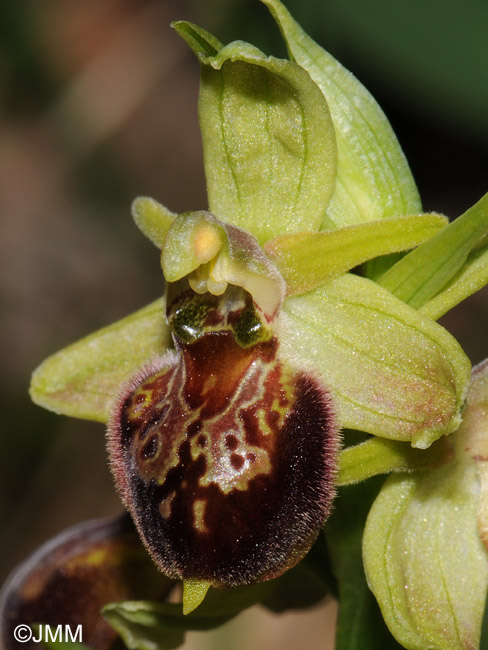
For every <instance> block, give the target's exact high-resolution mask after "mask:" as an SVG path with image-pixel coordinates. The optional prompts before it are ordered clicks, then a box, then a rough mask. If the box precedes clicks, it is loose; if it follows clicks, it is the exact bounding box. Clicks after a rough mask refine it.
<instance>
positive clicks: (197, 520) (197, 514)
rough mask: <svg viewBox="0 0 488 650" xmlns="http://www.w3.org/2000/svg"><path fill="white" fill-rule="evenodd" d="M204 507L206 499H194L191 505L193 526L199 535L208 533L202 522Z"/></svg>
mask: <svg viewBox="0 0 488 650" xmlns="http://www.w3.org/2000/svg"><path fill="white" fill-rule="evenodd" d="M206 505H207V500H206V499H196V500H195V502H194V504H193V525H194V527H195V528H196V529H197V531H198V532H199V533H208V532H209V530H208V528H207V526H206V524H205V521H204V517H205V507H206Z"/></svg>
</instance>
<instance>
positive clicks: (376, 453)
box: [337, 436, 453, 485]
mask: <svg viewBox="0 0 488 650" xmlns="http://www.w3.org/2000/svg"><path fill="white" fill-rule="evenodd" d="M452 457H453V453H452V446H451V443H450V440H449V438H448V437H446V436H443V437H442V438H441V439H440V440H437V441H436V442H434V443H433V444H432V445H431V446H430V447H429V448H428V449H415V448H414V447H411V446H410V445H407V444H405V443H404V442H399V441H398V440H388V439H387V438H379V437H378V436H373V437H372V438H369V439H368V440H365V441H364V442H361V443H359V444H358V445H353V446H351V447H346V448H345V449H343V450H342V451H341V453H340V455H339V474H338V476H337V485H351V484H352V483H359V482H360V481H364V480H366V479H368V478H370V477H372V476H376V475H378V474H389V473H390V472H409V471H410V472H411V471H414V470H419V469H426V468H432V467H436V466H438V465H442V464H443V463H446V462H448V461H449V460H451V459H452Z"/></svg>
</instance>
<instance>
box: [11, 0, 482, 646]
mask: <svg viewBox="0 0 488 650" xmlns="http://www.w3.org/2000/svg"><path fill="white" fill-rule="evenodd" d="M426 4H427V3H425V2H422V1H421V0H414V1H413V2H407V1H406V0H405V1H404V2H399V3H389V2H387V1H386V0H371V1H370V2H368V3H361V2H360V1H359V0H347V1H344V2H340V1H339V0H330V1H327V2H324V1H323V0H302V1H301V2H299V0H293V1H291V0H290V2H288V7H289V8H290V9H291V10H292V12H293V13H294V14H295V16H296V17H297V19H299V20H300V21H301V23H302V25H303V26H304V27H305V28H306V29H308V31H309V32H310V33H311V34H312V35H313V36H314V37H315V38H316V39H317V40H319V41H320V42H321V43H322V44H324V45H325V46H326V47H327V48H328V49H329V50H331V51H332V52H333V53H334V54H336V56H338V57H339V58H340V59H341V60H342V62H343V63H345V64H346V65H347V66H348V67H349V68H350V69H352V70H353V71H354V72H355V73H356V74H357V76H359V78H360V79H361V80H362V81H363V82H364V83H365V84H366V85H367V87H368V88H369V89H370V90H371V91H372V92H373V94H374V95H375V96H376V97H377V99H378V100H379V101H380V103H381V105H382V106H383V108H384V109H385V112H386V113H387V115H388V116H389V118H390V120H391V121H392V124H393V126H394V128H395V129H396V130H397V132H398V135H399V137H400V140H401V143H402V146H403V147H404V149H405V152H406V154H407V157H408V158H409V160H410V163H411V166H412V170H413V172H414V175H415V177H416V179H417V181H418V184H419V188H420V191H421V195H422V196H423V199H424V208H425V210H427V211H428V210H436V211H440V212H444V213H445V214H447V215H448V216H450V217H455V216H457V215H458V214H460V213H461V212H462V211H463V210H465V209H466V208H467V207H469V205H471V204H472V203H474V202H475V201H476V200H477V199H478V198H480V196H481V195H482V194H483V193H484V192H485V191H488V41H487V39H486V34H487V33H488V8H487V5H485V4H484V3H481V2H479V1H477V0H469V1H467V2H465V1H464V0H431V2H429V3H428V6H426ZM393 5H394V6H393ZM175 19H189V20H193V21H195V22H197V23H199V24H202V26H205V27H206V28H207V29H209V30H210V31H214V32H216V33H217V34H218V36H219V37H220V38H221V40H224V41H226V40H232V39H233V38H243V39H245V40H246V39H247V40H251V41H253V42H254V43H255V44H256V45H258V46H260V47H261V48H262V49H264V50H265V51H267V52H270V53H276V54H279V55H284V48H283V46H282V44H281V43H280V39H279V34H278V30H277V29H276V28H275V27H274V25H273V23H272V21H271V19H270V18H269V16H268V14H267V12H266V10H265V8H264V7H262V6H261V5H260V4H259V3H258V2H257V0H206V1H205V0H103V1H100V0H84V1H83V2H79V0H17V1H16V0H5V2H2V3H1V5H0V268H1V275H0V277H1V294H0V296H1V301H2V302H1V312H0V317H1V320H0V341H1V346H2V347H1V364H0V378H1V391H0V521H1V524H0V526H1V528H0V579H1V580H2V581H3V579H4V578H5V576H6V575H7V573H8V572H9V571H10V570H11V569H12V568H13V567H14V566H15V564H16V563H17V562H18V561H20V560H21V559H22V558H23V557H25V556H26V554H28V553H29V552H31V551H32V550H33V549H34V548H35V547H36V546H37V545H38V544H40V543H41V542H42V541H44V540H46V539H48V538H49V537H51V536H52V535H54V534H55V533H56V532H58V531H60V530H62V529H63V528H65V527H66V526H68V525H71V524H73V523H76V522H78V521H81V520H83V519H89V518H94V517H97V516H101V515H104V514H108V513H114V512H118V511H119V510H120V504H119V501H118V498H117V497H116V495H115V493H114V490H113V488H112V481H111V478H110V475H109V473H108V470H107V467H106V458H105V449H104V437H103V427H102V426H100V425H96V424H92V423H89V422H83V421H76V420H70V419H68V418H64V417H58V416H55V415H53V414H50V413H47V412H45V411H43V410H42V409H40V408H38V407H36V406H34V405H33V404H31V403H30V401H29V399H28V396H27V388H28V382H29V376H30V373H31V371H32V370H33V369H34V367H35V366H36V365H37V364H38V363H40V361H42V360H43V358H45V357H46V356H47V355H49V354H50V353H52V352H54V351H56V350H57V349H59V348H60V347H62V346H64V345H66V344H68V343H70V342H72V341H74V340H76V339H77V338H80V337H81V336H83V335H85V334H87V333H89V332H91V331H93V330H94V329H96V328H98V327H101V326H103V325H105V324H107V323H109V322H111V321H113V320H115V319H117V318H120V317H122V316H124V315H126V314H127V313H129V312H130V311H133V310H135V309H137V308H138V307H140V306H142V305H144V304H146V303H148V302H149V301H151V300H152V299H154V297H156V296H157V295H158V294H160V293H161V290H162V282H161V279H162V277H161V274H160V271H159V261H158V254H157V250H156V249H155V248H154V247H153V246H152V244H150V243H149V242H148V241H146V240H145V239H144V237H143V236H142V235H141V234H140V233H139V231H138V230H137V229H136V228H135V226H134V225H133V223H132V221H131V217H130V204H131V201H132V199H133V198H134V197H135V196H137V195H149V196H153V197H154V198H156V199H158V200H160V201H161V202H163V203H164V204H166V205H167V206H168V207H169V208H170V209H172V210H174V211H186V210H191V209H200V208H205V207H206V199H205V185H204V177H203V168H202V154H201V144H200V136H199V130H198V122H197V94H198V72H199V71H198V64H197V63H196V61H195V59H194V57H193V55H192V54H191V53H190V52H189V51H188V49H187V48H186V46H185V45H184V44H183V42H181V41H180V40H179V38H178V37H177V36H176V34H175V33H174V32H173V31H172V30H171V29H170V28H169V23H170V21H171V20H175ZM487 298H488V293H487V291H486V290H485V291H484V292H481V293H480V294H479V295H478V296H476V297H475V298H472V299H470V300H468V301H467V303H466V305H465V306H464V307H463V309H461V310H460V309H459V308H458V309H456V310H454V311H453V312H452V313H451V314H450V315H449V317H448V318H446V319H445V321H444V323H445V324H446V326H447V327H448V328H449V329H451V331H453V332H454V333H455V334H456V336H458V338H459V339H460V341H461V343H462V344H463V345H464V347H465V349H466V351H467V352H468V354H469V355H470V357H471V359H472V361H473V362H474V363H476V362H478V361H480V360H481V359H482V358H485V357H487V356H488V340H487V336H486V330H487V327H486V323H487V322H488V307H487V305H488V301H487ZM333 620H334V610H333V608H328V609H327V614H325V615H324V608H323V607H321V608H319V609H317V610H315V611H312V612H310V613H308V614H290V615H287V616H286V617H284V618H283V617H280V618H278V617H273V616H271V615H269V614H264V613H263V612H261V611H260V610H253V611H251V612H248V613H246V614H244V615H243V616H242V617H240V618H239V619H238V620H237V621H236V622H234V623H232V624H231V625H230V626H225V627H224V628H223V629H222V630H221V631H218V632H215V633H214V635H213V636H204V635H201V634H194V635H190V640H189V645H188V648H190V647H201V648H205V647H208V648H217V647H220V646H222V647H227V648H236V649H237V648H243V649H247V648H253V649H254V650H260V649H261V648H263V649H264V648H275V647H276V648H278V647H279V648H290V649H292V650H294V649H295V648H296V649H298V648H302V647H306V648H307V649H312V648H314V647H317V648H318V647H321V648H326V647H327V646H326V645H325V643H326V641H325V639H326V637H327V629H328V628H329V629H330V628H331V626H332V624H333ZM263 625H265V626H266V629H267V630H268V632H267V634H269V635H271V636H269V637H264V636H262V634H261V629H262V628H261V626H263ZM253 630H254V631H253ZM244 631H245V633H244ZM307 635H308V636H307ZM285 640H286V643H285Z"/></svg>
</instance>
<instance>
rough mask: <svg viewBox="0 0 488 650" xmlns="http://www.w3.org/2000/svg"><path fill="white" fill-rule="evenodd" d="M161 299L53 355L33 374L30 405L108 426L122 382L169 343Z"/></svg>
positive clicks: (169, 338) (168, 332)
mask: <svg viewBox="0 0 488 650" xmlns="http://www.w3.org/2000/svg"><path fill="white" fill-rule="evenodd" d="M164 314H165V306H164V301H163V300H161V299H160V300H156V301H155V302H153V303H151V304H150V305H148V306H147V307H143V308H142V309H140V310H138V311H136V312H135V313H133V314H131V315H130V316H127V317H126V318H123V319H122V320H119V321H117V322H115V323H113V324H112V325H109V326H108V327H104V328H103V329H101V330H98V331H97V332H94V333H93V334H91V335H90V336H87V337H85V338H83V339H81V340H80V341H78V342H76V343H73V344H72V345H70V346H68V347H67V348H64V349H63V350H60V351H59V352H56V353H55V354H53V355H52V356H51V357H49V358H48V359H46V360H45V361H44V362H43V363H41V365H40V366H39V367H38V368H37V369H36V370H35V371H34V373H33V375H32V380H31V386H30V395H31V398H32V399H33V401H34V402H35V403H36V404H38V405H39V406H43V407H44V408H47V409H49V410H51V411H54V412H55V413H62V414H63V415H70V416H72V417H78V418H83V419H87V420H95V421H97V422H106V421H107V419H108V417H109V414H110V411H111V407H112V404H113V402H114V399H115V398H116V396H117V395H118V393H119V391H120V389H121V387H122V386H123V384H124V382H125V381H127V380H128V379H129V377H130V376H131V375H132V374H133V373H134V372H136V371H137V370H138V369H139V368H140V367H141V366H142V365H143V364H144V363H147V362H148V361H149V360H150V359H151V358H152V357H154V356H156V355H158V354H162V353H163V352H165V350H167V348H168V346H169V345H170V342H171V336H170V331H169V328H168V326H167V324H166V320H165V316H164Z"/></svg>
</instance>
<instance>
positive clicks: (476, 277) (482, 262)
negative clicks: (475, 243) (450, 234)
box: [419, 246, 488, 320]
mask: <svg viewBox="0 0 488 650" xmlns="http://www.w3.org/2000/svg"><path fill="white" fill-rule="evenodd" d="M486 284H488V246H486V247H485V248H482V249H481V250H475V251H473V252H472V253H471V254H470V255H469V256H468V259H467V260H466V263H465V264H464V265H463V266H462V267H461V269H460V270H459V271H458V273H457V274H456V275H455V276H454V277H453V278H452V280H451V281H450V282H449V283H448V284H447V285H446V286H445V287H444V289H443V290H442V291H441V292H440V293H439V294H437V296H435V298H432V300H429V301H427V302H426V303H425V304H423V305H422V307H420V308H419V312H420V313H421V314H423V315H424V316H427V317H428V318H432V320H437V319H438V318H440V317H441V316H443V315H444V314H445V313H447V312H448V311H449V310H450V309H452V308H453V307H455V306H456V305H458V304H459V303H460V302H462V301H463V300H464V299H465V298H467V297H468V296H470V295H471V294H473V293H475V292H476V291H479V290H480V289H482V288H483V287H484V286H485V285H486Z"/></svg>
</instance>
